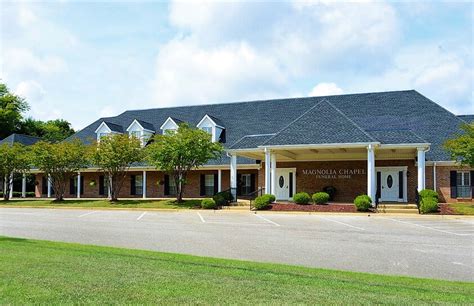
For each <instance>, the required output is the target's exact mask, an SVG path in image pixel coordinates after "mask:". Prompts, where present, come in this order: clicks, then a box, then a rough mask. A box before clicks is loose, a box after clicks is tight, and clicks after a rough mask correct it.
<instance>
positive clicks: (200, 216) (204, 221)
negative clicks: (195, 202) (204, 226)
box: [197, 212, 206, 223]
mask: <svg viewBox="0 0 474 306" xmlns="http://www.w3.org/2000/svg"><path fill="white" fill-rule="evenodd" d="M197 214H198V216H199V218H200V219H201V221H202V223H206V220H204V218H203V217H202V215H201V214H200V213H199V212H198V213H197Z"/></svg>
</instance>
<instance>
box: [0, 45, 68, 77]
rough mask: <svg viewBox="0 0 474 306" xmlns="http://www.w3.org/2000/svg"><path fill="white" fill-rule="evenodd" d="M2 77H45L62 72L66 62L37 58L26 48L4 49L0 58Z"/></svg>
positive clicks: (58, 58)
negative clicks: (0, 58) (0, 59)
mask: <svg viewBox="0 0 474 306" xmlns="http://www.w3.org/2000/svg"><path fill="white" fill-rule="evenodd" d="M2 58H3V59H2V61H3V72H4V74H5V76H4V77H18V78H22V77H26V78H31V77H35V76H45V75H50V74H55V73H60V72H64V71H66V69H67V65H66V62H65V61H64V60H63V59H62V58H61V57H59V56H55V55H46V56H39V55H37V54H34V53H33V52H32V51H31V50H30V49H27V48H5V50H4V52H3V56H2Z"/></svg>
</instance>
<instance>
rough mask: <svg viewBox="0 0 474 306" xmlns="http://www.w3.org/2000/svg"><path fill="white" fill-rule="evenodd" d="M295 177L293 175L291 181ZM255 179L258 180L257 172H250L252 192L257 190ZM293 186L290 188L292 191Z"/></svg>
mask: <svg viewBox="0 0 474 306" xmlns="http://www.w3.org/2000/svg"><path fill="white" fill-rule="evenodd" d="M292 179H293V175H291V178H290V181H291V180H292ZM255 181H256V175H255V173H252V174H250V190H251V192H254V191H255ZM292 190H293V188H292V189H291V190H290V193H291V192H292Z"/></svg>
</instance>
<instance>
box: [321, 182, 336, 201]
mask: <svg viewBox="0 0 474 306" xmlns="http://www.w3.org/2000/svg"><path fill="white" fill-rule="evenodd" d="M323 191H324V192H326V193H327V194H329V201H334V196H335V195H336V187H334V186H326V187H324V188H323Z"/></svg>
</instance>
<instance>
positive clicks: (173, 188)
mask: <svg viewBox="0 0 474 306" xmlns="http://www.w3.org/2000/svg"><path fill="white" fill-rule="evenodd" d="M168 185H169V195H170V196H175V195H176V193H177V192H176V182H175V181H174V177H172V176H170V177H169V184H168Z"/></svg>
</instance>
